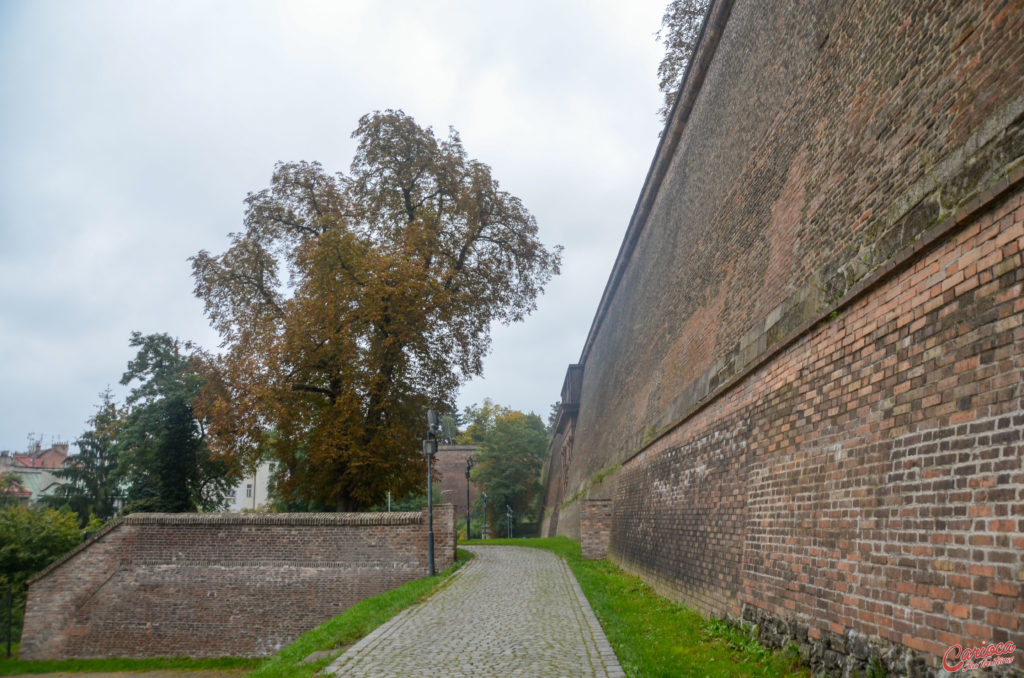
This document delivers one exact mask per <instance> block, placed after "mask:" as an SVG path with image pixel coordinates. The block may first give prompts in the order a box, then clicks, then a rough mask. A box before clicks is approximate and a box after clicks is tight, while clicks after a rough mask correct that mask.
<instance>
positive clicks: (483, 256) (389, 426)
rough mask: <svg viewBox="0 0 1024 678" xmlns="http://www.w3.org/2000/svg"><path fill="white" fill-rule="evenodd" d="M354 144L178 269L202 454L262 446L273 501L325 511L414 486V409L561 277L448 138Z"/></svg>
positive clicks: (402, 137)
mask: <svg viewBox="0 0 1024 678" xmlns="http://www.w3.org/2000/svg"><path fill="white" fill-rule="evenodd" d="M353 137H354V138H356V139H357V140H358V144H357V149H356V155H355V158H354V159H353V161H352V165H351V168H350V173H349V174H348V175H347V176H346V175H344V174H341V173H339V174H337V175H328V174H326V173H325V172H324V171H323V169H322V168H321V166H320V165H319V164H318V163H306V162H299V163H287V164H278V165H277V166H276V167H275V169H274V174H273V178H272V180H271V185H270V187H269V188H268V189H265V190H262V191H260V192H258V193H254V194H250V195H249V196H248V197H247V198H246V213H245V221H244V226H245V228H244V230H243V231H242V232H240V233H235V234H232V235H231V246H230V247H229V248H228V249H227V251H225V252H224V253H223V254H221V255H218V256H214V255H211V254H209V253H208V252H205V251H202V252H200V253H199V254H197V255H196V256H195V257H193V258H192V260H191V261H192V270H193V276H194V278H195V281H196V287H195V293H196V295H197V296H198V297H199V298H200V299H202V300H203V301H204V302H205V310H206V314H207V316H208V317H209V318H210V321H211V323H212V324H213V327H214V328H215V329H216V330H217V331H218V332H219V333H220V335H221V337H222V339H223V343H222V345H223V347H224V349H225V350H224V352H223V354H222V355H220V356H208V357H207V358H208V363H209V365H210V366H211V368H212V369H211V374H212V375H214V376H213V377H212V378H211V380H210V381H209V384H208V388H207V389H206V392H205V396H204V398H203V403H204V405H203V408H204V413H205V414H206V415H207V416H209V418H210V431H211V434H212V435H211V440H212V442H211V444H212V445H214V446H215V447H216V449H217V450H218V451H221V452H224V453H231V454H233V455H237V456H239V457H241V458H242V459H251V458H253V457H255V456H257V455H258V454H259V453H260V451H261V449H263V448H264V447H265V446H266V444H267V443H266V441H265V432H266V431H267V430H268V429H272V430H273V431H274V434H275V436H274V439H273V443H272V446H273V452H274V455H275V456H276V457H277V458H278V459H279V460H280V461H281V463H282V468H283V475H282V480H281V483H280V484H279V488H278V489H279V490H280V491H281V492H282V495H283V498H284V499H286V500H305V501H309V500H315V501H319V502H323V503H330V504H331V505H334V506H336V507H337V508H338V509H339V510H358V509H359V508H360V507H362V506H367V505H372V504H375V503H380V502H381V501H383V500H384V498H385V496H386V493H387V491H388V490H391V491H392V492H393V493H394V495H395V496H402V495H405V494H408V493H409V492H411V491H412V490H413V489H414V488H415V487H416V486H418V485H419V484H421V483H422V477H423V472H424V470H425V469H424V467H423V464H424V461H423V458H422V456H421V455H420V453H419V450H420V445H419V440H420V439H421V438H422V437H423V434H424V430H425V428H426V423H425V412H426V410H427V409H428V408H430V407H432V408H434V409H436V410H438V411H447V410H450V409H451V403H452V400H453V399H454V394H455V390H456V388H457V387H458V385H459V384H460V383H462V382H463V381H465V380H466V379H468V378H470V377H472V376H474V375H479V374H481V372H482V359H483V356H484V355H485V354H486V353H487V350H488V346H489V336H490V334H489V333H490V325H491V323H492V322H494V321H499V322H503V323H510V322H515V321H519V320H521V319H523V318H524V317H525V316H526V315H527V314H528V313H529V312H531V311H532V310H533V309H534V308H535V301H536V298H537V296H538V295H540V294H541V292H542V291H543V288H544V285H545V284H546V283H547V282H548V280H550V278H551V276H552V275H554V274H556V273H557V272H558V266H559V262H560V254H559V252H560V248H555V250H554V251H549V250H547V249H545V247H544V246H543V244H542V243H541V242H540V240H539V239H538V237H537V224H536V221H535V220H534V218H533V216H531V215H530V213H529V212H527V211H526V209H525V208H524V207H523V205H522V202H521V201H520V200H519V199H518V198H516V197H515V196H513V195H511V194H509V193H507V192H505V191H503V190H501V189H500V187H499V185H498V182H497V181H495V180H494V179H493V178H492V176H491V171H490V168H489V167H487V165H484V164H483V163H480V162H478V161H476V160H471V159H468V158H467V157H466V153H465V151H464V150H463V147H462V142H461V141H460V139H459V136H458V134H457V133H456V132H455V131H454V130H450V132H449V134H448V136H447V138H444V139H438V138H436V137H435V136H434V133H433V131H432V130H431V129H430V128H429V127H428V128H422V127H420V126H419V125H417V124H416V122H415V121H414V120H413V119H412V118H411V117H409V116H408V115H406V114H405V113H403V112H402V111H391V110H389V111H385V112H383V113H381V112H375V113H372V114H369V115H366V116H364V117H363V118H361V119H360V121H359V126H358V127H357V128H356V130H355V132H354V133H353Z"/></svg>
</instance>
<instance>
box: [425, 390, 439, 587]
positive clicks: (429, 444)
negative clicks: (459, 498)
mask: <svg viewBox="0 0 1024 678" xmlns="http://www.w3.org/2000/svg"><path fill="white" fill-rule="evenodd" d="M427 425H428V427H429V428H428V429H427V439H426V440H424V441H423V456H425V457H426V458H427V559H428V560H429V561H430V576H431V577H433V576H434V492H433V488H432V482H431V478H430V467H431V466H433V464H434V455H435V454H437V414H436V413H435V412H434V410H427Z"/></svg>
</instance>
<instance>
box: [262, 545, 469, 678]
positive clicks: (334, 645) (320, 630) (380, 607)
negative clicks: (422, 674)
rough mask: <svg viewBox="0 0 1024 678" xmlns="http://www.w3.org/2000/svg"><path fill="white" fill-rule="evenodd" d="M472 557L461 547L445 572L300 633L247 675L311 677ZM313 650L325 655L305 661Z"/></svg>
mask: <svg viewBox="0 0 1024 678" xmlns="http://www.w3.org/2000/svg"><path fill="white" fill-rule="evenodd" d="M472 557H473V554H472V553H470V552H469V551H466V550H464V549H459V550H458V560H456V561H455V563H454V564H453V565H452V566H451V567H449V568H448V569H447V570H445V571H444V572H441V573H440V574H437V575H435V576H433V577H426V578H424V579H417V580H416V581H411V582H409V583H407V584H403V585H402V586H399V587H398V588H396V589H392V590H390V591H388V592H386V593H382V594H380V595H379V596H374V597H373V598H367V599H365V600H362V601H360V602H358V603H356V604H355V605H353V606H352V607H350V608H348V609H347V610H345V611H344V612H342V613H341V614H339V615H338V616H337V617H334V618H333V619H329V620H328V621H326V622H324V623H323V624H321V625H320V626H318V627H316V628H315V629H312V630H310V631H307V632H306V633H304V634H302V635H301V636H299V637H298V638H297V639H296V640H295V642H293V643H292V644H291V645H289V646H288V647H286V648H284V649H283V650H281V651H280V652H279V653H278V654H276V655H275V656H273V657H271V658H270V659H269V660H267V661H266V662H265V663H264V664H263V665H262V666H260V667H259V668H258V669H257V670H256V671H254V672H252V673H250V674H249V676H248V678H309V676H312V675H313V674H314V673H316V672H317V671H319V670H320V669H322V668H324V667H325V666H327V665H328V664H330V663H331V662H332V661H334V659H335V658H337V657H338V655H340V654H341V653H342V652H343V651H344V650H345V648H347V647H348V646H350V645H352V644H354V643H355V642H356V641H358V640H359V639H360V638H362V637H364V636H366V635H368V634H369V633H370V632H371V631H373V630H374V629H376V628H377V627H378V626H380V625H381V624H383V623H384V622H386V621H387V620H389V619H391V618H392V617H394V616H395V615H396V614H398V613H399V612H401V611H402V610H404V609H405V608H407V607H409V606H410V605H413V604H414V603H418V602H420V601H421V600H424V599H425V598H427V597H428V596H429V595H430V594H431V593H433V592H434V591H436V590H437V589H438V588H440V587H441V586H443V585H444V584H445V583H446V581H447V579H448V578H449V577H450V576H451V575H452V574H454V573H455V571H456V570H458V569H459V568H460V567H461V566H462V565H463V564H464V563H465V562H466V561H467V560H469V559H470V558H472ZM314 652H317V653H325V654H323V655H322V656H320V657H319V658H317V659H315V660H313V661H309V662H306V661H304V660H305V659H306V658H307V657H309V656H310V655H311V654H313V653H314Z"/></svg>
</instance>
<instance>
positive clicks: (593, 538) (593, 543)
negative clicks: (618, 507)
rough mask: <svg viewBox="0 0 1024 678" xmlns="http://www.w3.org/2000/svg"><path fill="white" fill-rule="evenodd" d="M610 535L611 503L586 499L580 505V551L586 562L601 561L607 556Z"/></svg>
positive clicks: (605, 500)
mask: <svg viewBox="0 0 1024 678" xmlns="http://www.w3.org/2000/svg"><path fill="white" fill-rule="evenodd" d="M611 533H612V502H611V501H610V500H608V499H588V500H585V501H583V502H581V503H580V551H581V553H582V555H583V557H584V558H586V559H588V560H601V559H602V558H604V557H605V556H607V555H608V540H609V539H610V538H611Z"/></svg>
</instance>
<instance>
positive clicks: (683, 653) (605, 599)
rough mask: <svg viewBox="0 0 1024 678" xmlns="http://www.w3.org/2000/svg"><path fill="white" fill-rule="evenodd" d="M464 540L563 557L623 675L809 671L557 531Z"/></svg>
mask: <svg viewBox="0 0 1024 678" xmlns="http://www.w3.org/2000/svg"><path fill="white" fill-rule="evenodd" d="M468 543H470V544H508V545H511V546H531V547H535V548H543V549H547V550H549V551H552V552H554V553H556V554H558V555H560V556H562V557H563V558H565V560H566V562H567V563H568V564H569V567H570V568H571V569H572V571H573V574H575V575H576V579H577V581H579V583H580V588H582V589H583V592H584V593H585V594H586V596H587V599H588V600H589V601H590V605H591V607H593V608H594V614H595V615H597V618H598V620H599V621H600V622H601V626H602V627H603V628H604V631H605V634H606V635H607V636H608V640H609V642H610V643H611V645H612V647H613V648H614V649H615V654H616V655H618V657H619V661H620V662H621V663H622V668H623V669H624V670H625V672H626V675H627V676H631V677H637V678H680V677H683V676H701V677H703V676H722V677H723V678H724V677H732V676H750V677H755V676H756V677H761V676H763V677H765V678H769V677H775V676H810V673H809V672H808V671H806V670H805V669H801V668H799V666H798V664H797V662H796V660H795V657H794V656H793V654H792V653H780V652H776V653H772V652H770V651H768V650H767V649H765V648H764V647H762V646H761V645H760V644H758V643H757V641H755V640H753V639H752V638H751V637H750V636H749V635H748V634H747V633H746V632H745V631H744V630H743V629H740V628H739V627H736V626H733V625H731V624H728V623H726V622H722V621H718V620H713V619H711V620H709V619H705V618H704V617H702V616H701V615H700V614H698V613H697V612H694V611H692V610H689V609H687V608H686V607H684V606H683V605H680V604H679V603H674V602H672V601H670V600H668V599H666V598H663V597H661V596H659V595H658V594H656V593H654V591H652V590H651V588H650V587H649V586H647V584H645V583H644V582H643V581H642V580H641V579H640V578H638V577H634V576H632V575H629V574H626V573H625V572H623V571H622V570H620V569H619V568H618V567H617V566H616V565H614V564H613V563H611V562H609V561H607V560H601V561H592V560H584V559H583V558H582V557H581V556H580V546H579V544H578V543H577V542H574V541H572V540H570V539H567V538H565V537H559V538H556V539H525V540H524V539H512V540H502V539H495V540H488V541H472V542H468Z"/></svg>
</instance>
